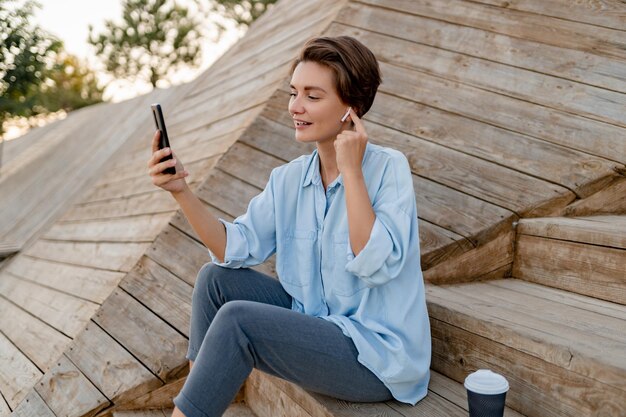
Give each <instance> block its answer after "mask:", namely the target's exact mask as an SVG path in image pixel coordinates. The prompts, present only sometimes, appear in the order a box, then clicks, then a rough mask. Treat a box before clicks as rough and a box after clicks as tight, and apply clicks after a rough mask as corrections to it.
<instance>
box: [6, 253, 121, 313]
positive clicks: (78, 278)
mask: <svg viewBox="0 0 626 417" xmlns="http://www.w3.org/2000/svg"><path fill="white" fill-rule="evenodd" d="M4 271H5V272H10V273H11V274H12V275H15V276H16V277H20V278H23V279H27V280H29V281H32V282H35V283H37V284H39V285H42V286H45V287H49V288H53V289H56V290H59V291H62V292H65V293H68V294H71V295H74V296H76V297H80V298H83V299H86V300H89V301H92V302H94V303H98V304H101V303H102V302H103V301H104V300H105V299H106V298H107V297H108V296H109V294H110V293H111V291H112V290H113V288H115V286H116V285H117V283H118V282H119V281H120V280H121V279H122V277H123V276H124V273H122V272H113V271H103V270H101V269H94V268H86V267H82V266H74V265H67V264H62V263H58V262H51V261H46V260H43V259H36V258H31V257H29V256H18V257H16V258H15V259H14V260H13V262H11V263H10V264H9V265H7V267H6V269H5V270H4Z"/></svg>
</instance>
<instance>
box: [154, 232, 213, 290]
mask: <svg viewBox="0 0 626 417" xmlns="http://www.w3.org/2000/svg"><path fill="white" fill-rule="evenodd" d="M146 254H147V256H149V257H150V258H151V259H152V260H153V261H155V262H156V263H158V264H159V265H161V266H162V267H163V268H165V269H167V270H168V271H170V272H171V273H172V274H174V275H175V276H177V277H179V278H180V279H181V280H183V281H184V282H186V283H188V284H189V285H190V286H193V285H194V283H195V282H196V274H197V273H198V270H199V269H200V268H201V267H202V265H204V264H205V263H207V262H210V261H211V257H210V255H209V252H208V250H207V248H206V247H205V246H204V245H203V244H201V243H198V242H197V241H195V240H194V239H192V238H190V237H189V236H187V235H186V234H185V233H183V232H181V231H180V230H178V229H176V228H175V227H173V226H171V225H168V226H167V227H165V228H164V229H163V232H161V234H159V236H158V237H157V239H156V240H155V242H154V244H153V245H152V247H151V248H150V250H149V251H147V253H146Z"/></svg>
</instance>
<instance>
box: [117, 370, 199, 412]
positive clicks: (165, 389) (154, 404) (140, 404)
mask: <svg viewBox="0 0 626 417" xmlns="http://www.w3.org/2000/svg"><path fill="white" fill-rule="evenodd" d="M186 380H187V377H183V378H180V379H177V380H176V381H174V382H170V383H168V384H166V385H163V386H162V387H160V388H158V389H155V390H154V391H151V392H149V393H147V394H144V395H142V396H140V397H137V398H134V399H132V400H131V401H129V402H127V403H123V404H120V405H118V406H117V407H116V408H115V409H116V410H120V411H122V410H140V409H145V408H161V407H163V408H170V407H173V406H174V402H173V401H172V399H174V397H175V396H176V395H178V393H179V392H180V390H181V389H182V388H183V385H184V384H185V381H186Z"/></svg>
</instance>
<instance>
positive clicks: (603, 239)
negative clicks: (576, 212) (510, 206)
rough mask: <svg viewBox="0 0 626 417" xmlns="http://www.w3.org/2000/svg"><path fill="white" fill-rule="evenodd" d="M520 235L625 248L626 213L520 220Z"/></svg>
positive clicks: (518, 229)
mask: <svg viewBox="0 0 626 417" xmlns="http://www.w3.org/2000/svg"><path fill="white" fill-rule="evenodd" d="M517 232H518V233H519V234H522V235H531V236H538V237H545V238H550V239H559V240H567V241H570V242H578V243H588V244H590V245H599V246H608V247H612V248H617V249H626V216H592V217H577V218H567V217H552V218H538V219H522V220H520V222H519V225H518V227H517Z"/></svg>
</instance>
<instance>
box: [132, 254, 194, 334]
mask: <svg viewBox="0 0 626 417" xmlns="http://www.w3.org/2000/svg"><path fill="white" fill-rule="evenodd" d="M120 287H121V288H123V289H124V290H125V291H127V292H128V293H129V294H131V295H132V296H133V297H134V298H136V299H137V300H139V301H140V302H141V303H143V304H144V305H145V306H146V307H148V308H149V309H150V310H151V311H153V312H154V313H156V314H157V315H158V316H159V317H161V318H162V319H163V320H165V321H166V322H167V323H169V324H170V325H171V326H172V327H174V328H175V329H177V330H178V331H179V332H180V333H182V334H184V335H185V336H187V337H189V321H190V317H191V294H192V291H193V287H192V286H191V285H189V284H188V283H187V282H185V281H183V280H182V279H180V278H178V277H177V276H176V275H174V274H172V273H171V272H170V271H168V270H167V269H165V268H163V267H162V266H161V265H159V264H158V263H157V262H155V261H154V260H152V259H151V258H148V257H146V256H144V257H142V258H141V260H140V261H139V262H138V263H137V265H136V266H135V268H133V270H132V271H131V272H130V273H129V274H128V275H127V276H126V278H124V280H123V281H122V282H121V283H120Z"/></svg>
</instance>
